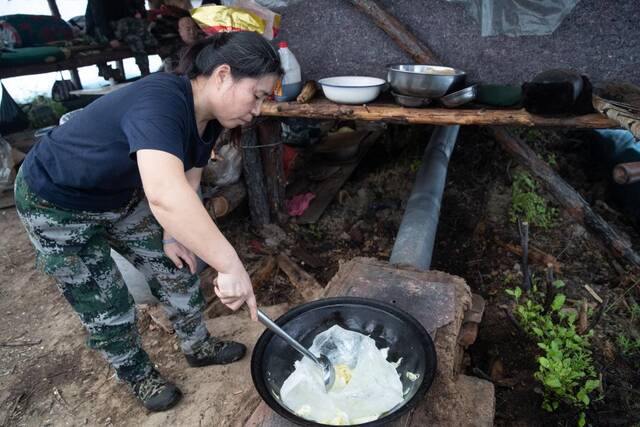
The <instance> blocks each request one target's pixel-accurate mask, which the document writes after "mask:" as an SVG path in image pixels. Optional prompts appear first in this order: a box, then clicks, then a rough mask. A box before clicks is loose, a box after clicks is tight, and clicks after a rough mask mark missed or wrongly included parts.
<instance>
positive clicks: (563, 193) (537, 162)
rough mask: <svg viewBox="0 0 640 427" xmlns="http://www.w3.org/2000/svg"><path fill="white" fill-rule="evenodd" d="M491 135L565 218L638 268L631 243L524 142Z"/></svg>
mask: <svg viewBox="0 0 640 427" xmlns="http://www.w3.org/2000/svg"><path fill="white" fill-rule="evenodd" d="M492 131H493V134H494V136H495V138H496V141H498V143H499V144H500V145H501V146H502V148H503V149H504V150H505V151H506V152H508V153H509V154H511V155H512V156H513V157H515V158H516V160H518V162H519V163H520V164H521V165H522V166H524V167H525V168H527V170H529V171H530V172H531V173H532V174H533V175H535V176H536V178H538V180H539V181H540V182H541V183H542V185H543V186H544V187H545V188H546V189H547V191H549V193H551V195H552V196H553V197H554V198H555V199H556V201H557V202H558V203H559V204H560V205H561V206H562V207H563V208H564V209H565V210H566V211H567V213H569V215H571V216H572V217H573V218H574V219H575V220H576V221H578V222H579V223H580V224H582V225H584V227H585V228H586V229H587V230H589V232H591V234H593V235H594V236H596V237H597V238H598V239H599V240H600V241H601V242H602V243H603V246H604V247H605V248H606V249H608V250H609V251H610V252H611V253H612V254H613V255H614V256H616V257H619V258H623V259H625V260H626V261H627V262H629V263H630V264H632V265H634V266H637V267H640V256H638V254H637V253H636V252H635V251H634V250H633V248H632V247H631V243H630V242H629V241H628V240H627V239H626V238H625V237H623V236H622V235H620V234H619V233H618V232H617V231H616V230H615V229H613V227H611V226H610V225H609V224H608V223H607V222H606V221H605V220H604V219H603V218H602V217H601V216H600V215H598V214H597V213H595V212H594V211H593V209H591V206H589V204H588V203H587V202H586V201H585V200H584V199H583V198H582V196H580V194H578V193H577V192H576V191H575V190H574V189H573V188H571V186H570V185H569V184H567V182H566V181H565V180H564V179H562V178H561V177H560V176H559V175H558V174H557V173H556V172H555V171H554V170H553V169H551V168H550V167H549V165H547V163H546V162H545V161H544V160H542V159H540V158H539V157H538V156H537V155H536V153H535V152H534V151H533V150H532V149H531V148H529V146H528V145H527V144H526V143H525V142H523V141H522V140H520V139H519V138H517V137H516V136H514V135H512V134H511V133H510V132H508V131H507V130H505V129H502V128H497V127H494V128H492Z"/></svg>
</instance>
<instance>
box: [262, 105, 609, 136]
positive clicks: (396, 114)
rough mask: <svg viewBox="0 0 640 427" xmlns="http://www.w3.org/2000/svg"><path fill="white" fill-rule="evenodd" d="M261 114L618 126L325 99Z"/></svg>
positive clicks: (593, 117) (600, 120)
mask: <svg viewBox="0 0 640 427" xmlns="http://www.w3.org/2000/svg"><path fill="white" fill-rule="evenodd" d="M261 114H262V115H263V116H271V117H304V118H310V119H328V120H335V119H340V120H364V121H379V122H387V123H398V124H432V125H521V126H544V127H568V128H595V129H599V128H617V127H619V125H618V123H617V122H615V121H613V120H611V119H609V118H607V117H605V116H603V115H601V114H586V115H583V116H570V117H542V116H538V115H535V114H530V113H528V112H527V111H526V110H524V109H519V110H493V109H491V110H489V109H455V110H452V109H446V108H405V107H401V106H399V105H395V104H385V103H373V104H367V105H341V104H336V103H333V102H331V101H329V100H327V99H317V100H312V101H311V102H310V103H308V104H298V103H296V102H265V103H264V104H263V105H262V111H261Z"/></svg>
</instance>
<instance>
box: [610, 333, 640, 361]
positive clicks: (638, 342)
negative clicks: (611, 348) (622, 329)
mask: <svg viewBox="0 0 640 427" xmlns="http://www.w3.org/2000/svg"><path fill="white" fill-rule="evenodd" d="M616 343H617V344H618V348H619V349H620V351H621V352H622V355H623V356H626V357H631V356H634V355H635V354H636V353H640V339H639V338H631V337H628V336H627V335H625V334H620V335H618V338H617V339H616Z"/></svg>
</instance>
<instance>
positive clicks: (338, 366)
mask: <svg viewBox="0 0 640 427" xmlns="http://www.w3.org/2000/svg"><path fill="white" fill-rule="evenodd" d="M309 350H310V351H311V352H312V353H313V354H315V355H319V354H320V352H322V354H325V355H326V356H327V357H328V358H329V360H331V362H332V363H333V364H334V368H335V370H336V381H335V383H334V386H333V387H332V388H331V390H329V392H327V391H326V390H325V387H324V383H323V381H322V374H321V372H320V370H319V368H318V367H317V366H316V365H315V364H314V363H313V362H312V361H310V360H309V359H307V358H303V359H302V360H300V361H297V362H296V363H295V365H294V366H295V370H294V371H293V373H291V375H290V376H289V377H288V378H287V379H286V380H285V382H284V383H283V384H282V387H281V389H280V396H281V398H282V401H283V402H284V404H285V405H286V406H287V407H288V408H290V409H291V410H292V411H293V412H295V413H296V415H298V416H300V417H302V418H305V419H308V420H313V421H316V422H319V423H322V424H329V425H351V424H361V423H364V422H368V421H373V420H376V419H378V417H380V415H382V414H384V413H385V412H388V411H389V410H391V409H393V408H394V407H395V406H396V405H398V404H399V403H401V402H402V401H403V392H402V383H401V382H400V375H399V374H398V372H397V371H396V367H397V366H396V364H394V363H391V362H389V361H387V353H388V349H378V348H377V347H376V344H375V341H374V340H373V339H371V338H369V337H368V336H366V335H363V334H360V333H358V332H353V331H348V330H346V329H343V328H341V327H339V326H333V327H331V328H330V329H328V330H327V331H325V332H323V333H321V334H319V335H318V336H317V337H315V339H314V341H313V345H312V346H311V348H310V349H309ZM321 350H322V351H321Z"/></svg>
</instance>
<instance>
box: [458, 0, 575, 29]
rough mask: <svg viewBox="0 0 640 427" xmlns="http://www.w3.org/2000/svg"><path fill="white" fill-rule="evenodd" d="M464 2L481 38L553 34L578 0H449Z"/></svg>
mask: <svg viewBox="0 0 640 427" xmlns="http://www.w3.org/2000/svg"><path fill="white" fill-rule="evenodd" d="M447 1H450V2H456V3H463V4H465V5H466V8H467V12H468V13H469V14H470V15H471V16H472V17H473V19H474V20H475V21H476V22H477V23H479V24H480V28H481V34H482V36H485V37H486V36H499V35H505V36H513V37H516V36H542V35H547V34H551V33H553V32H554V31H555V30H556V28H558V26H559V25H560V23H561V22H562V20H563V19H564V18H565V16H567V15H568V14H569V13H570V12H571V11H572V10H573V8H574V7H575V5H576V4H577V3H578V0H447Z"/></svg>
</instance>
